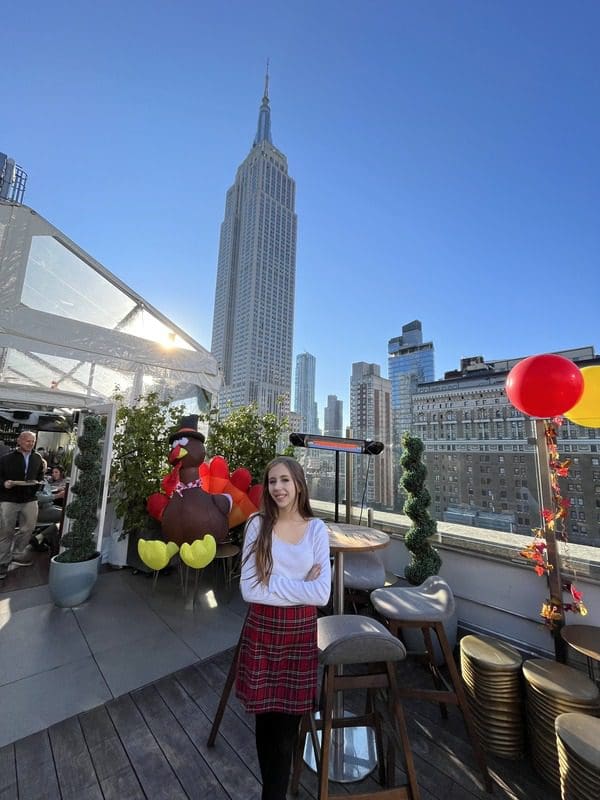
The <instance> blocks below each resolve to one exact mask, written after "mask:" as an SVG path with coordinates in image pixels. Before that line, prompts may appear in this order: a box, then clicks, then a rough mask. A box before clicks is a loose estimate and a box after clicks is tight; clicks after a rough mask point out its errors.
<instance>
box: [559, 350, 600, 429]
mask: <svg viewBox="0 0 600 800" xmlns="http://www.w3.org/2000/svg"><path fill="white" fill-rule="evenodd" d="M581 376H582V378H583V394H582V395H581V398H580V400H579V401H578V402H577V403H575V405H574V406H573V408H570V409H569V410H568V411H566V412H565V417H566V418H567V419H568V420H570V421H571V422H574V423H575V424H576V425H582V426H583V427H584V428H600V365H598V366H595V367H582V368H581Z"/></svg>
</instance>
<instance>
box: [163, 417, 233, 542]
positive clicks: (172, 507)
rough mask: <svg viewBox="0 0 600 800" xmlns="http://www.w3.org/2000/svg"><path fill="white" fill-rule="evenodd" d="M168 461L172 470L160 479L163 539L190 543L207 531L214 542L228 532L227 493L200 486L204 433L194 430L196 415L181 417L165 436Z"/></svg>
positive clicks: (196, 424)
mask: <svg viewBox="0 0 600 800" xmlns="http://www.w3.org/2000/svg"><path fill="white" fill-rule="evenodd" d="M169 444H170V446H171V450H170V452H169V463H170V464H172V465H173V466H174V469H173V471H172V472H171V473H170V474H169V475H167V477H166V478H165V479H164V480H163V489H164V490H165V491H166V495H164V498H165V501H166V505H165V507H164V511H163V512H162V516H161V524H162V532H163V536H164V538H165V540H166V541H170V542H175V543H176V544H178V545H182V544H183V543H184V542H188V543H189V544H191V543H192V542H194V541H195V540H196V539H202V538H203V537H204V536H205V535H206V534H208V533H210V534H211V535H212V536H214V537H215V539H216V541H217V542H222V541H224V540H225V539H227V537H228V536H229V520H228V517H229V512H230V510H231V497H230V496H229V495H227V494H210V493H208V492H205V491H204V489H203V488H202V481H201V478H200V474H199V470H200V465H201V464H203V463H204V458H205V455H206V450H205V448H204V436H203V435H202V434H201V433H199V432H198V415H197V414H191V415H189V416H187V417H183V418H182V419H181V422H180V423H179V428H178V430H177V431H175V433H172V434H171V435H170V436H169Z"/></svg>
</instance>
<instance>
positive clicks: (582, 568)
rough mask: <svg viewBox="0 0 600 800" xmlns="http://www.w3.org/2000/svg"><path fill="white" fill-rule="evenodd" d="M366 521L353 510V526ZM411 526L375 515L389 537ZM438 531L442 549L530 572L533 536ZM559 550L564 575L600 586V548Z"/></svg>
mask: <svg viewBox="0 0 600 800" xmlns="http://www.w3.org/2000/svg"><path fill="white" fill-rule="evenodd" d="M311 505H312V506H313V509H314V510H315V512H316V513H318V514H319V515H321V516H323V517H325V518H326V519H333V517H334V513H335V508H334V504H333V503H326V502H323V501H320V500H311ZM345 512H346V509H345V506H340V508H339V519H340V522H343V521H344V520H345ZM366 517H367V515H366V512H364V511H363V514H362V519H361V515H360V508H358V507H357V506H353V508H352V522H353V523H354V524H358V523H359V520H360V522H361V523H362V524H363V525H366V524H367V519H366ZM410 525H411V521H410V519H409V518H408V517H407V516H404V515H403V514H393V513H389V512H383V511H374V512H373V526H374V527H376V528H379V529H380V530H383V531H385V532H386V533H389V534H390V535H391V536H393V537H394V538H399V539H402V540H403V539H404V535H405V534H406V532H407V530H408V529H409V527H410ZM437 529H438V532H437V534H436V535H435V536H434V537H433V539H432V541H433V542H434V543H435V544H436V546H438V547H440V548H441V549H447V550H462V551H464V552H469V553H472V554H473V555H476V554H479V555H481V556H483V557H485V558H493V559H498V560H501V561H510V562H512V563H513V564H514V565H515V566H517V567H523V568H524V569H529V568H530V567H529V565H528V564H527V562H526V561H525V559H523V558H521V557H520V556H519V552H520V551H521V550H522V549H523V548H525V547H526V546H527V545H528V544H529V543H530V542H531V539H532V537H531V536H523V535H521V534H516V533H506V532H504V531H494V530H489V529H487V528H475V527H473V526H471V525H459V524H457V523H453V522H438V523H437ZM558 548H559V552H560V554H561V557H562V570H563V572H564V573H566V574H569V573H571V572H573V571H574V572H576V573H577V575H579V576H584V577H586V578H589V579H590V580H593V581H598V582H599V583H600V547H589V546H587V545H581V544H567V543H565V542H559V543H558Z"/></svg>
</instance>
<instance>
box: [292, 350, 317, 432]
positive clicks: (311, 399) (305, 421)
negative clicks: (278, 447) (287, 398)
mask: <svg viewBox="0 0 600 800" xmlns="http://www.w3.org/2000/svg"><path fill="white" fill-rule="evenodd" d="M316 371H317V359H316V358H315V357H314V356H313V355H311V354H310V353H300V354H299V355H297V356H296V381H295V386H296V389H295V392H294V411H295V412H296V413H297V414H299V415H300V416H301V417H302V422H301V426H302V428H301V429H302V431H303V432H304V433H319V415H318V412H317V403H316V400H315V376H316Z"/></svg>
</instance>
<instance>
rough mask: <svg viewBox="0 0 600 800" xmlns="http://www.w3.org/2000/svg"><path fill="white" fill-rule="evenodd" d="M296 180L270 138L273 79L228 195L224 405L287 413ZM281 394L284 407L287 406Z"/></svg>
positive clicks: (221, 281)
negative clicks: (255, 128) (249, 145)
mask: <svg viewBox="0 0 600 800" xmlns="http://www.w3.org/2000/svg"><path fill="white" fill-rule="evenodd" d="M295 194H296V185H295V182H294V180H293V178H291V177H290V176H289V175H288V169H287V159H286V157H285V156H284V155H283V153H281V152H280V151H279V150H277V148H276V147H274V146H273V142H272V141H271V109H270V107H269V76H268V73H267V76H266V78H265V91H264V96H263V99H262V103H261V106H260V111H259V114H258V127H257V131H256V136H255V138H254V143H253V145H252V149H251V150H250V152H249V154H248V155H247V156H246V159H245V160H244V161H243V163H242V164H241V165H240V167H239V168H238V171H237V174H236V177H235V183H234V184H233V186H232V187H231V188H230V189H229V190H228V192H227V198H226V201H225V217H224V219H223V223H222V225H221V237H220V242H219V262H218V268H217V286H216V291H215V307H214V316H213V331H212V346H211V350H212V353H213V355H214V356H215V358H216V359H217V362H218V364H219V367H220V368H221V372H222V374H223V387H222V390H221V391H220V392H219V408H220V409H221V410H222V411H224V412H225V413H227V408H228V407H229V405H230V404H231V407H233V408H237V407H239V406H243V405H248V404H250V403H256V404H257V406H258V409H259V411H260V413H266V412H274V413H278V414H281V413H282V412H283V413H287V411H288V410H289V396H290V391H291V376H292V338H293V331H294V293H295V282H296V226H297V218H296V213H295V211H294V207H295ZM282 398H283V405H282V402H281V401H282Z"/></svg>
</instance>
